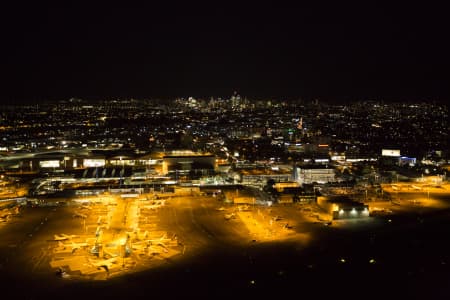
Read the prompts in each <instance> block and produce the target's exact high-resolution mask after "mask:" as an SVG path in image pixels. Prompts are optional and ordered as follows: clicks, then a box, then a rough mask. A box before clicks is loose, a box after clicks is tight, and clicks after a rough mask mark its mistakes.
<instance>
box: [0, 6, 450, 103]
mask: <svg viewBox="0 0 450 300" xmlns="http://www.w3.org/2000/svg"><path fill="white" fill-rule="evenodd" d="M5 11H6V12H8V13H7V16H6V17H5V18H4V19H3V21H2V23H3V22H4V26H3V27H4V28H5V32H4V35H3V38H2V41H3V44H4V45H6V47H4V49H3V51H2V52H3V53H4V54H3V56H2V57H3V60H4V67H3V68H2V81H3V83H4V88H3V89H2V93H1V96H2V99H1V100H2V102H6V103H16V102H18V101H25V102H26V101H31V102H33V101H34V102H41V101H45V100H47V99H69V98H71V97H79V98H95V99H105V98H115V97H118V98H132V97H134V98H148V97H150V98H152V97H157V98H158V97H159V98H164V99H168V98H175V97H183V96H184V97H188V96H194V97H205V98H206V97H210V96H226V95H231V94H232V93H233V91H238V92H239V93H240V94H241V95H243V96H247V97H249V98H288V99H298V98H301V97H305V98H319V99H326V100H328V101H331V102H332V101H336V100H340V101H341V100H344V101H358V100H360V99H361V98H363V99H371V98H375V99H380V100H386V101H407V100H413V101H430V102H431V101H437V102H446V101H447V100H448V96H449V94H450V93H449V90H448V87H447V85H446V78H447V76H446V75H445V74H446V69H447V67H448V65H449V64H448V63H449V60H448V56H447V54H446V53H447V50H448V45H447V43H446V41H445V40H444V39H443V36H444V33H445V32H444V31H445V29H444V28H445V21H444V18H443V11H442V10H440V9H439V7H431V6H427V7H419V6H414V5H412V4H411V5H409V6H405V7H401V6H395V5H393V6H389V7H387V6H381V5H374V6H367V7H364V6H344V5H334V6H326V7H319V5H314V4H309V5H300V6H288V5H286V6H282V5H280V4H277V5H276V4H273V3H270V2H263V3H260V4H258V5H256V6H251V5H249V4H242V5H236V6H233V5H232V4H227V5H225V4H222V5H218V6H217V7H216V8H213V7H211V5H209V6H208V5H205V4H198V3H197V4H185V5H179V4H175V3H174V4H173V5H164V4H157V5H144V6H141V7H138V6H136V7H130V6H127V7H119V6H113V5H109V6H107V7H102V6H100V5H97V6H96V5H91V6H89V7H83V6H81V5H69V4H65V5H59V6H50V5H45V4H34V5H30V6H25V5H20V4H8V6H7V7H6V10H5Z"/></svg>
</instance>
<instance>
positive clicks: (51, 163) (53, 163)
mask: <svg viewBox="0 0 450 300" xmlns="http://www.w3.org/2000/svg"><path fill="white" fill-rule="evenodd" d="M39 166H40V167H41V168H59V160H43V161H40V162H39Z"/></svg>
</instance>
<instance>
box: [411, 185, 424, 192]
mask: <svg viewBox="0 0 450 300" xmlns="http://www.w3.org/2000/svg"><path fill="white" fill-rule="evenodd" d="M411 187H412V188H413V189H415V190H419V191H420V190H421V189H422V188H421V187H419V186H417V185H414V184H413V185H411Z"/></svg>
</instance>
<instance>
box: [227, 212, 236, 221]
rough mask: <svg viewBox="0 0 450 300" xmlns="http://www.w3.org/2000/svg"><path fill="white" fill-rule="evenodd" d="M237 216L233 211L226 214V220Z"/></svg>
mask: <svg viewBox="0 0 450 300" xmlns="http://www.w3.org/2000/svg"><path fill="white" fill-rule="evenodd" d="M235 217H236V216H235V214H234V213H231V214H226V215H225V220H227V221H228V220H230V219H234V218H235Z"/></svg>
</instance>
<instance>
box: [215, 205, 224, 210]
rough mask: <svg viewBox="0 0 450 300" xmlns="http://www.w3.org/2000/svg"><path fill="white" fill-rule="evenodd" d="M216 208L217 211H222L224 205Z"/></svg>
mask: <svg viewBox="0 0 450 300" xmlns="http://www.w3.org/2000/svg"><path fill="white" fill-rule="evenodd" d="M216 210H218V211H223V210H225V207H223V206H222V207H220V208H216Z"/></svg>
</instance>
